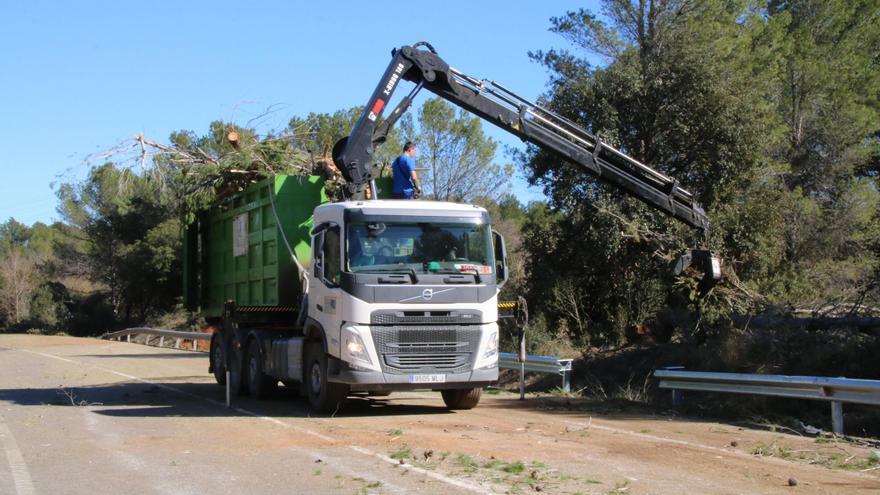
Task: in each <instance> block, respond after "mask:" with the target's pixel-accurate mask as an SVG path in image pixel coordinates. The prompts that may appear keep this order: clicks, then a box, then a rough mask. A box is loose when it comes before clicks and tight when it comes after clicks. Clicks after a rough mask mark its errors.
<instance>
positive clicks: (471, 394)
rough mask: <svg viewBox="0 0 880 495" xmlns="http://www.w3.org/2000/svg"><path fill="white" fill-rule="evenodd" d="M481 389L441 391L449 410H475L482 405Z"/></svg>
mask: <svg viewBox="0 0 880 495" xmlns="http://www.w3.org/2000/svg"><path fill="white" fill-rule="evenodd" d="M482 393H483V389H481V388H463V389H458V390H441V391H440V395H442V396H443V402H444V403H446V407H447V408H448V409H452V410H455V409H473V408H474V407H476V405H477V404H479V403H480V395H482Z"/></svg>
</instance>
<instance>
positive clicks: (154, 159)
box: [85, 125, 340, 215]
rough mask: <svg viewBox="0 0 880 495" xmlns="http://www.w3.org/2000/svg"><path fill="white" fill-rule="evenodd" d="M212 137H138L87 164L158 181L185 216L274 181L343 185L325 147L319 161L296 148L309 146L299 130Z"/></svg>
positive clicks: (229, 129) (230, 130)
mask: <svg viewBox="0 0 880 495" xmlns="http://www.w3.org/2000/svg"><path fill="white" fill-rule="evenodd" d="M212 127H213V126H212ZM212 134H213V136H209V137H208V138H200V139H196V138H194V137H193V136H191V135H189V134H183V133H181V134H176V135H173V136H172V139H171V141H172V142H171V143H169V144H165V143H161V142H158V141H155V140H152V139H148V138H147V137H146V136H144V135H143V134H138V135H137V136H134V137H132V138H130V139H126V140H124V141H122V142H120V143H119V144H117V145H116V146H114V147H113V148H111V149H109V150H106V151H103V152H101V153H98V154H95V155H91V156H89V157H88V158H87V159H86V160H85V161H86V163H87V164H93V163H95V162H98V161H102V162H103V161H113V162H114V163H115V164H116V165H117V166H120V167H123V168H128V169H138V168H139V169H140V170H139V172H140V173H141V174H150V175H152V176H154V177H155V178H157V179H158V180H159V181H160V183H161V184H162V185H163V188H164V189H165V190H166V191H167V192H168V193H169V195H170V196H171V197H172V198H173V199H174V201H175V202H177V203H178V205H179V206H180V208H181V210H182V211H181V212H182V213H183V214H184V215H187V214H191V213H193V212H195V211H196V210H198V209H201V208H203V207H204V206H205V205H207V204H210V203H212V202H216V201H219V200H222V199H223V198H225V197H228V196H230V195H232V194H235V193H236V192H239V191H242V190H244V189H246V188H247V187H248V186H250V185H251V184H254V183H256V182H259V181H261V180H263V179H265V178H268V177H272V176H275V175H300V176H308V175H321V176H323V177H324V178H325V179H327V180H338V179H339V176H340V174H339V172H338V170H337V169H336V167H335V166H334V165H333V160H332V159H331V158H330V157H329V156H328V146H327V145H326V144H325V146H324V150H323V152H322V153H321V155H318V156H316V155H315V153H314V152H312V151H311V150H306V149H304V148H302V147H300V146H297V145H296V144H295V143H300V142H304V141H305V140H304V139H302V136H297V135H296V130H294V131H292V133H289V134H283V135H278V136H272V135H270V136H266V137H262V138H261V137H259V136H257V135H256V134H255V133H254V132H253V131H251V130H248V129H242V128H239V127H236V126H231V125H228V126H225V128H212Z"/></svg>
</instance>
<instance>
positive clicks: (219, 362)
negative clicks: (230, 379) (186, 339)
mask: <svg viewBox="0 0 880 495" xmlns="http://www.w3.org/2000/svg"><path fill="white" fill-rule="evenodd" d="M211 369H213V370H214V380H216V381H217V383H218V384H220V385H226V358H225V357H224V356H223V338H222V337H219V336H218V337H214V338H213V339H211Z"/></svg>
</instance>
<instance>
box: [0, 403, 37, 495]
mask: <svg viewBox="0 0 880 495" xmlns="http://www.w3.org/2000/svg"><path fill="white" fill-rule="evenodd" d="M0 442H2V443H3V450H5V451H6V461H7V462H9V470H10V471H11V472H12V483H13V485H14V486H15V493H16V494H17V495H33V494H34V483H33V481H32V480H31V474H30V473H29V472H28V468H27V464H25V462H24V457H23V456H22V455H21V450H19V449H18V443H16V441H15V437H14V436H12V430H10V429H9V427H8V426H6V423H4V422H3V418H2V417H0Z"/></svg>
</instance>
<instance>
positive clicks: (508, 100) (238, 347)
mask: <svg viewBox="0 0 880 495" xmlns="http://www.w3.org/2000/svg"><path fill="white" fill-rule="evenodd" d="M401 81H410V82H412V83H414V84H415V86H414V88H413V89H412V90H411V91H410V92H409V94H407V95H406V96H404V97H403V98H402V99H401V101H400V102H399V103H398V104H397V106H396V107H395V108H394V109H393V110H392V111H391V112H390V113H389V114H388V117H387V118H385V119H384V120H383V119H382V118H381V116H382V113H383V110H384V109H385V108H386V106H387V105H388V102H389V101H390V100H391V97H392V95H393V94H394V92H395V89H396V88H397V86H398V84H399V83H400V82H401ZM421 89H427V90H429V91H431V92H433V93H434V94H436V95H439V96H441V97H442V98H444V99H446V100H447V101H449V102H451V103H453V104H455V105H458V106H460V107H462V108H464V109H466V110H468V111H470V112H471V113H473V114H476V115H478V116H479V117H482V118H483V119H485V120H487V121H489V122H491V123H493V124H495V125H497V126H498V127H500V128H502V129H504V130H505V131H508V132H510V133H512V134H513V135H515V136H518V137H520V138H521V139H523V140H524V141H527V142H530V143H532V144H535V145H537V146H540V147H541V148H543V149H547V150H551V151H553V152H555V153H557V155H559V156H560V158H561V159H563V160H564V161H566V162H568V163H571V164H573V165H574V166H576V167H579V168H580V169H581V170H583V171H584V172H585V173H587V174H590V175H592V176H594V177H597V178H598V179H599V180H600V181H601V182H604V183H606V184H609V185H611V186H613V187H616V188H617V189H619V190H621V191H623V192H625V193H627V194H629V195H632V196H634V197H636V198H638V199H640V200H642V201H644V202H645V203H646V204H648V205H650V206H652V207H654V208H657V209H659V210H661V211H663V212H665V213H667V214H669V215H670V216H672V217H674V218H676V219H678V220H680V221H682V222H684V223H686V224H688V225H690V226H692V227H695V228H698V229H700V230H702V231H703V232H705V231H706V230H707V229H708V227H709V222H708V218H707V217H706V214H705V212H704V210H703V209H702V208H701V207H700V205H699V203H698V202H697V200H696V197H695V195H694V194H692V193H691V192H689V191H687V190H685V189H684V188H682V187H681V186H680V185H679V184H678V182H677V181H675V180H674V179H672V178H670V177H667V176H666V175H664V174H662V173H660V172H658V171H656V170H654V169H652V168H650V167H648V166H647V165H645V164H642V163H640V162H639V161H637V160H635V159H634V158H632V157H630V156H628V155H626V154H625V153H623V152H621V151H620V150H617V149H616V148H614V147H613V146H610V145H608V144H607V143H605V142H603V141H602V140H601V139H599V138H598V137H597V136H594V135H592V134H591V133H589V132H588V131H587V130H585V129H583V128H581V127H580V126H578V125H577V124H576V123H574V122H572V121H570V120H568V119H566V118H564V117H562V116H560V115H557V114H555V113H553V112H551V111H550V110H548V109H545V108H542V107H539V106H537V105H535V104H534V103H532V102H530V101H528V100H526V99H525V98H522V97H520V96H518V95H516V94H515V93H513V92H512V91H510V90H508V89H506V88H505V87H503V86H501V85H500V84H497V83H494V82H491V81H487V80H479V79H476V78H473V77H470V76H467V75H465V74H463V73H461V72H460V71H458V70H456V69H453V68H452V67H450V66H449V65H448V64H447V63H446V62H445V61H443V60H442V59H441V58H440V57H439V56H438V55H437V53H436V50H435V49H434V48H433V47H432V46H431V45H430V44H428V43H425V42H419V43H416V44H414V45H412V46H403V47H401V48H398V49H395V50H393V51H392V60H391V62H390V63H389V65H388V67H387V69H386V70H385V72H384V74H383V76H382V78H381V79H380V82H379V84H378V85H377V86H376V88H375V90H374V91H373V93H372V95H371V97H370V99H369V100H368V102H367V104H366V105H365V107H364V110H363V113H362V114H361V116H360V117H359V119H358V121H357V122H356V123H355V125H354V126H353V128H352V131H351V133H350V135H349V136H348V137H346V138H343V139H341V140H340V141H339V142H337V143H336V144H335V145H334V147H333V163H334V164H335V167H336V168H337V169H338V170H339V171H340V172H341V175H342V176H343V178H344V187H343V195H344V197H343V200H342V201H337V202H330V201H329V200H328V197H327V194H326V191H325V189H324V180H323V178H321V177H319V176H273V177H267V178H265V179H263V180H261V181H259V182H258V183H256V184H253V185H252V186H250V187H248V188H247V189H245V190H243V191H241V192H239V193H236V194H234V195H231V196H229V197H226V198H224V199H223V200H222V201H220V202H218V203H217V204H215V205H214V206H213V207H211V208H209V209H207V210H205V211H202V212H200V213H199V214H198V215H197V219H196V221H194V222H192V223H191V224H190V225H189V226H188V227H187V229H186V233H185V236H184V237H185V239H184V240H185V242H184V283H185V290H184V299H185V303H186V305H187V306H188V307H189V308H191V309H197V308H198V309H199V310H200V311H201V312H202V314H203V315H204V317H205V319H206V320H207V321H208V323H209V324H210V325H211V326H213V327H214V329H215V331H214V332H213V335H212V339H211V344H210V353H209V364H208V369H209V372H211V373H213V374H214V376H215V379H216V381H217V382H218V383H219V384H222V385H226V386H227V387H228V390H229V391H230V392H231V393H235V394H246V393H250V394H251V395H253V396H255V397H257V398H262V397H266V396H268V395H269V394H271V393H272V391H273V390H274V389H275V388H276V387H277V386H278V383H279V382H281V383H283V384H285V385H286V386H293V387H297V388H298V389H299V391H300V394H301V395H304V396H305V397H307V399H308V402H309V405H310V407H311V408H312V409H313V410H316V411H319V412H324V413H326V412H332V411H335V410H337V409H338V408H339V407H340V405H341V404H342V403H343V401H344V400H345V398H346V397H347V396H349V395H351V394H355V393H367V394H372V395H387V394H389V393H391V392H392V391H395V390H414V389H429V390H435V391H440V394H441V396H442V398H443V402H444V403H445V405H446V407H448V408H449V409H469V408H473V407H475V406H476V405H477V404H478V403H479V400H480V396H481V391H482V389H483V387H485V386H487V385H489V384H491V383H493V382H495V381H496V380H497V379H498V341H499V326H498V293H499V291H500V289H501V288H502V286H503V285H504V283H505V282H506V280H507V278H508V258H507V252H506V248H505V244H504V238H503V237H502V236H501V235H500V234H499V233H498V232H496V231H494V230H493V229H492V227H491V225H492V224H491V219H490V218H489V214H488V212H487V210H486V209H485V208H482V207H479V206H476V205H471V204H458V203H452V202H438V201H426V200H389V199H383V198H386V197H387V196H388V194H389V193H390V184H389V183H388V181H387V180H384V179H381V178H379V177H378V167H377V166H376V165H375V164H374V163H373V159H372V155H373V151H374V149H375V148H376V147H377V146H380V145H381V144H382V143H383V142H385V141H386V138H387V134H388V132H389V131H390V129H391V128H392V126H393V125H394V124H395V122H396V121H397V120H398V119H399V118H400V117H401V116H402V115H403V113H404V112H406V110H407V109H408V108H409V107H410V106H411V104H412V101H413V98H414V97H415V96H416V95H417V94H418V92H419V91H420V90H421ZM688 266H695V267H697V268H698V269H700V270H702V272H703V274H704V275H703V279H704V282H705V283H706V284H710V283H712V281H714V280H718V279H719V278H720V264H719V262H718V259H717V257H715V256H714V255H713V254H712V253H710V252H708V251H706V250H698V249H694V250H690V251H689V252H687V253H685V255H683V256H682V258H681V259H680V260H679V263H678V265H677V267H676V270H677V271H679V270H683V269H685V268H687V267H688Z"/></svg>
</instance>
